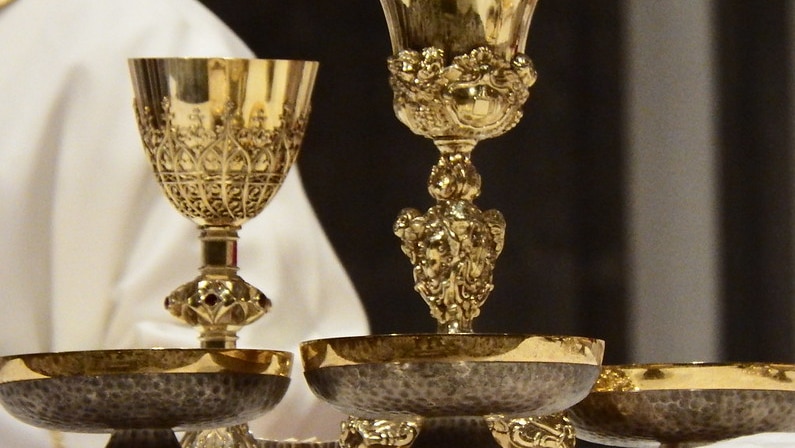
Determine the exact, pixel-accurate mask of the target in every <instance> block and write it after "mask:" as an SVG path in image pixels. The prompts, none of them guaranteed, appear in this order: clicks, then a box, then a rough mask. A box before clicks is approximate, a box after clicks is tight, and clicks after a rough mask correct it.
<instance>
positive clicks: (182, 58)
mask: <svg viewBox="0 0 795 448" xmlns="http://www.w3.org/2000/svg"><path fill="white" fill-rule="evenodd" d="M127 61H128V62H130V63H132V62H137V61H151V62H156V61H163V62H165V61H230V62H235V61H248V62H274V63H304V64H308V65H320V61H315V60H312V59H283V58H235V57H227V56H218V57H216V56H201V57H191V56H165V57H159V56H151V57H150V56H140V57H132V58H127Z"/></svg>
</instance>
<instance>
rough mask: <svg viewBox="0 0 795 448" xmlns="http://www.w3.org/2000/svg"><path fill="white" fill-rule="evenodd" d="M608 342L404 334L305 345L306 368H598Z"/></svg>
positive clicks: (303, 352) (520, 337)
mask: <svg viewBox="0 0 795 448" xmlns="http://www.w3.org/2000/svg"><path fill="white" fill-rule="evenodd" d="M603 353H604V342H603V341H600V340H598V339H590V338H584V337H576V336H553V337H550V336H534V335H518V334H405V335H383V336H363V337H351V338H337V339H322V340H317V341H307V342H304V343H302V344H301V356H302V359H303V361H304V370H305V371H311V370H315V369H320V368H324V367H336V366H349V365H358V364H371V363H397V362H400V363H409V362H457V361H475V362H550V363H570V364H588V365H594V366H599V365H600V364H601V362H602V355H603Z"/></svg>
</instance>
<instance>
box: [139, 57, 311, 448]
mask: <svg viewBox="0 0 795 448" xmlns="http://www.w3.org/2000/svg"><path fill="white" fill-rule="evenodd" d="M317 66H318V64H317V63H316V62H311V61H288V60H246V59H217V58H216V59H185V58H173V59H169V58H167V59H133V60H131V61H130V70H131V74H132V80H133V86H134V90H135V111H136V116H137V118H138V126H139V131H140V134H141V139H142V142H143V145H144V148H145V150H146V154H147V156H148V159H149V162H150V163H151V165H152V168H153V169H154V172H155V174H156V176H157V181H158V183H159V184H160V186H161V188H162V191H163V193H164V194H165V195H166V197H167V198H168V199H169V200H170V201H171V203H172V204H173V205H174V207H176V208H177V210H179V211H180V212H181V213H182V214H183V215H185V216H186V217H188V218H190V219H191V220H192V221H193V222H194V223H196V224H197V225H198V226H199V228H200V230H201V236H200V239H201V243H202V249H203V265H202V266H201V268H200V274H199V276H198V277H196V278H195V279H194V280H191V281H189V282H187V283H185V284H184V285H182V286H180V287H179V288H177V289H176V290H175V291H174V292H172V293H171V294H170V295H169V296H168V297H167V298H166V301H165V306H166V308H167V309H168V310H169V311H170V312H171V313H172V314H173V315H175V316H176V317H178V318H180V319H182V320H183V321H185V322H186V323H188V324H190V325H193V326H195V327H198V328H199V330H200V336H199V339H200V341H201V346H202V347H203V348H234V347H235V344H236V342H235V341H236V340H237V331H238V330H239V329H240V328H241V327H243V326H244V325H247V324H249V323H251V322H253V321H254V320H256V319H258V318H259V317H260V316H262V315H263V314H264V313H266V312H267V311H268V309H269V308H270V306H271V301H270V300H269V299H268V298H267V297H266V296H265V294H264V293H262V292H261V291H260V290H259V289H257V288H255V287H254V286H252V285H250V284H249V283H247V282H246V281H245V280H243V279H242V278H241V277H240V276H238V274H237V271H238V266H237V260H236V257H237V240H238V236H237V232H238V230H239V229H240V226H241V225H242V224H243V223H244V222H246V221H247V220H248V219H251V218H253V217H255V216H256V215H258V214H259V213H260V212H261V211H262V210H263V209H264V207H265V206H266V205H267V204H268V202H269V201H270V200H271V198H272V197H273V196H274V195H275V194H276V192H277V191H278V189H279V188H280V187H281V185H282V183H283V181H284V179H285V177H286V176H287V173H288V171H289V170H290V168H291V167H292V165H293V163H294V162H295V160H296V157H297V155H298V151H299V148H300V146H301V141H302V138H303V135H304V131H305V129H306V124H307V120H308V118H309V111H310V98H311V94H312V89H313V86H314V81H315V75H316V73H317ZM183 445H184V446H197V447H198V446H202V447H209V446H235V447H252V448H253V447H254V446H255V441H254V440H253V437H252V436H251V434H250V433H249V432H248V430H247V428H245V427H237V428H222V429H217V430H214V431H209V432H205V433H189V434H187V435H186V437H185V439H183Z"/></svg>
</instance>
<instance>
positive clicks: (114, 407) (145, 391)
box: [0, 373, 290, 432]
mask: <svg viewBox="0 0 795 448" xmlns="http://www.w3.org/2000/svg"><path fill="white" fill-rule="evenodd" d="M289 382H290V380H289V378H287V377H283V376H276V375H259V374H239V373H153V374H135V375H128V374H118V375H99V376H94V375H92V376H68V377H56V378H46V379H40V380H27V381H15V382H10V383H5V384H2V385H0V402H2V404H3V406H5V408H6V409H7V410H8V411H9V412H10V413H11V414H12V415H14V416H15V417H17V418H18V419H20V420H22V421H24V422H25V423H28V424H30V425H33V426H37V427H41V428H46V429H53V430H59V431H66V432H109V431H111V430H112V429H139V428H140V429H143V428H174V429H178V430H180V429H184V430H187V429H200V428H213V427H219V426H228V425H234V424H239V423H243V422H246V421H249V420H251V419H252V418H254V417H256V416H259V415H261V414H262V413H264V412H265V411H267V410H268V409H270V408H272V407H274V406H275V405H276V404H277V403H278V402H279V401H280V400H281V399H282V397H283V396H284V393H285V392H286V391H287V386H288V385H289Z"/></svg>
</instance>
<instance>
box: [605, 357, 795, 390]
mask: <svg viewBox="0 0 795 448" xmlns="http://www.w3.org/2000/svg"><path fill="white" fill-rule="evenodd" d="M683 389H728V390H736V389H744V390H785V391H793V392H795V366H793V365H790V364H762V363H736V364H717V363H688V364H629V365H621V366H603V367H602V374H601V375H600V376H599V379H598V380H597V382H596V384H595V385H594V387H593V392H618V391H620V392H642V391H647V390H683Z"/></svg>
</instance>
